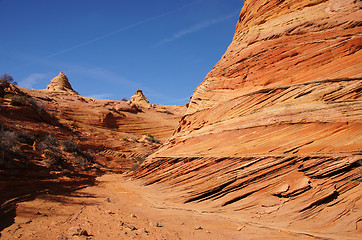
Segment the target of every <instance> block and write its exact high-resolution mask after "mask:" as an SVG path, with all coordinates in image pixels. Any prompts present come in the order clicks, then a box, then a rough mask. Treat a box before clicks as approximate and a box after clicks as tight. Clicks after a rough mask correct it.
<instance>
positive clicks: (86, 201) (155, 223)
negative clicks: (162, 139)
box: [0, 174, 313, 240]
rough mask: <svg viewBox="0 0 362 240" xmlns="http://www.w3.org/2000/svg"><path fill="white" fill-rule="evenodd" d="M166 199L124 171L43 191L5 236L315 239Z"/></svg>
mask: <svg viewBox="0 0 362 240" xmlns="http://www.w3.org/2000/svg"><path fill="white" fill-rule="evenodd" d="M166 199H167V196H166V195H165V194H164V193H162V194H161V191H158V190H157V188H156V187H154V186H147V187H145V186H143V185H141V184H140V182H137V181H134V180H132V181H131V180H128V179H126V178H125V177H124V176H122V175H119V174H108V175H103V176H101V177H98V178H97V182H96V184H95V185H94V186H90V187H86V188H83V189H80V190H77V191H74V192H71V193H67V194H62V195H50V194H46V193H44V194H40V195H39V196H37V197H36V198H35V199H33V200H30V201H24V202H20V203H18V204H17V208H16V217H15V220H14V223H13V224H12V225H11V226H9V227H7V228H5V229H4V230H3V231H2V232H1V237H0V238H1V239H167V240H168V239H207V240H210V239H223V240H225V239H265V238H267V239H268V236H269V237H271V236H273V238H272V239H313V238H310V237H308V236H301V235H298V234H297V235H296V234H293V233H291V232H285V231H282V230H278V229H269V228H265V227H260V226H255V225H249V224H245V223H243V222H242V221H240V222H238V221H235V220H232V218H228V217H227V215H226V214H222V213H212V212H206V211H201V210H197V209H195V208H193V209H192V208H187V207H186V206H185V207H183V205H180V204H176V203H172V202H170V201H167V200H166ZM233 219H234V218H233ZM83 230H85V231H83ZM275 237H277V238H275ZM269 239H271V238H269Z"/></svg>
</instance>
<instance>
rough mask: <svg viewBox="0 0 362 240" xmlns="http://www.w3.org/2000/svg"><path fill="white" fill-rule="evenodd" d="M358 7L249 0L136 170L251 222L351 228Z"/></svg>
mask: <svg viewBox="0 0 362 240" xmlns="http://www.w3.org/2000/svg"><path fill="white" fill-rule="evenodd" d="M361 7H362V2H361V1H353V0H347V1H342V0H303V1H296V0H282V1H280V0H272V1H266V0H256V1H252V0H246V1H245V3H244V7H243V9H242V11H241V14H240V18H239V22H238V24H237V26H236V32H235V36H234V38H233V41H232V43H231V44H230V46H229V48H228V49H227V51H226V53H225V54H224V56H223V57H222V58H221V60H220V61H219V62H218V63H217V64H216V65H215V67H214V68H213V69H212V70H211V72H210V73H209V74H208V75H207V76H206V78H205V80H204V81H203V82H202V83H201V84H200V85H199V86H198V87H197V89H196V90H195V92H194V95H193V97H192V99H191V102H190V104H189V107H188V109H187V113H186V115H185V116H184V117H183V119H182V121H181V122H180V125H179V127H178V129H177V130H176V131H175V133H174V136H173V137H172V138H170V139H169V141H168V143H167V144H165V145H164V146H163V147H162V148H161V149H160V150H159V151H158V152H156V153H155V154H153V155H152V156H151V157H149V158H148V159H147V162H146V163H145V164H144V165H143V166H142V167H141V168H140V169H139V170H138V173H137V177H139V178H144V179H145V180H146V182H147V183H148V184H151V183H156V182H158V183H167V185H166V189H167V186H171V187H172V189H173V191H174V192H175V201H183V202H185V203H188V204H194V203H200V202H202V203H203V204H202V207H203V208H205V209H213V210H217V211H229V210H230V211H234V212H236V213H237V214H236V215H230V216H231V217H232V218H235V219H238V220H240V219H243V221H247V222H248V223H252V224H261V225H263V226H266V227H269V228H278V229H281V231H284V230H285V231H292V232H294V233H296V234H301V235H303V234H304V235H303V236H304V237H306V236H307V235H310V236H313V237H326V238H338V239H341V238H344V237H346V238H350V239H354V238H357V236H358V235H359V234H361V228H362V225H361V219H362V212H361V209H362V199H361V191H362V186H361V184H360V182H361V179H362V168H361V165H362V160H361V159H362V156H361V153H362V121H361V120H362V101H361V100H362V94H361V89H362V61H361V60H362V51H361V46H362V26H361V16H362V10H361ZM180 196H182V197H180ZM336 236H338V237H336Z"/></svg>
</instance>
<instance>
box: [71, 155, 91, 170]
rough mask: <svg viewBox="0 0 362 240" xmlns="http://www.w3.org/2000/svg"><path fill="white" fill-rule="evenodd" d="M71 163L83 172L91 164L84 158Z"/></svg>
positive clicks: (78, 158)
mask: <svg viewBox="0 0 362 240" xmlns="http://www.w3.org/2000/svg"><path fill="white" fill-rule="evenodd" d="M71 162H72V163H73V164H75V165H77V166H78V167H80V168H81V169H83V170H85V169H87V168H88V167H90V166H91V163H90V162H89V161H88V160H87V159H86V158H84V157H76V158H75V159H73V160H72V161H71Z"/></svg>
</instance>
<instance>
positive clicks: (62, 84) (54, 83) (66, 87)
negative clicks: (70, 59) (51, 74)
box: [46, 72, 78, 95]
mask: <svg viewBox="0 0 362 240" xmlns="http://www.w3.org/2000/svg"><path fill="white" fill-rule="evenodd" d="M46 90H47V91H49V92H56V93H68V94H75V95H78V93H77V92H76V91H74V90H73V88H72V86H71V85H70V83H69V80H68V78H67V76H65V74H64V73H63V72H60V73H59V75H58V76H56V77H55V78H53V79H52V80H51V81H50V84H49V85H48V86H47V88H46Z"/></svg>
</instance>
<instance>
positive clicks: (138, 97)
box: [130, 90, 152, 109]
mask: <svg viewBox="0 0 362 240" xmlns="http://www.w3.org/2000/svg"><path fill="white" fill-rule="evenodd" d="M130 102H131V103H132V104H135V105H136V106H138V107H140V108H147V109H148V108H151V107H152V104H151V103H150V102H149V101H148V99H147V98H146V96H145V95H143V92H142V90H137V92H136V93H135V94H134V95H133V96H132V97H131V100H130Z"/></svg>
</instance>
